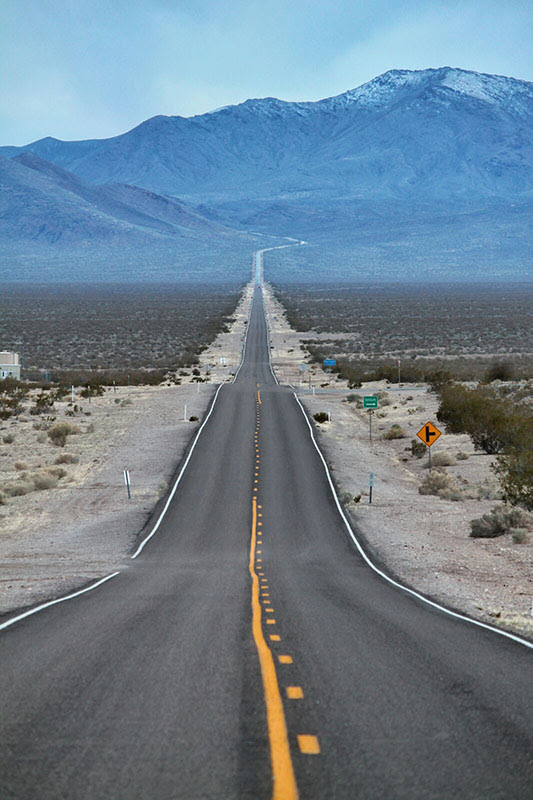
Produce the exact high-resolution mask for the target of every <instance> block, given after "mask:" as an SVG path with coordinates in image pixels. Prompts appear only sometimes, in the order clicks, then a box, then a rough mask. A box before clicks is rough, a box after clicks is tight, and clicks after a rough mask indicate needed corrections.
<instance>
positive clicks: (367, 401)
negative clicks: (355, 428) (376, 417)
mask: <svg viewBox="0 0 533 800" xmlns="http://www.w3.org/2000/svg"><path fill="white" fill-rule="evenodd" d="M377 407H378V398H377V397H376V395H374V394H370V395H365V396H364V397H363V408H377Z"/></svg>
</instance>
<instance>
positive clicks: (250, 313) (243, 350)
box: [232, 289, 255, 383]
mask: <svg viewBox="0 0 533 800" xmlns="http://www.w3.org/2000/svg"><path fill="white" fill-rule="evenodd" d="M254 296H255V289H254V294H253V296H252V302H251V303H250V312H249V314H248V321H247V324H246V333H245V334H244V342H243V345H242V356H241V363H240V364H239V367H238V369H237V372H236V373H235V375H234V376H233V380H232V383H235V381H236V380H237V376H238V374H239V372H240V371H241V367H242V365H243V364H244V358H245V356H246V345H247V343H248V328H249V327H250V317H251V315H252V306H253V304H254Z"/></svg>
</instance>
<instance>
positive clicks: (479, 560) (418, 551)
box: [264, 285, 533, 637]
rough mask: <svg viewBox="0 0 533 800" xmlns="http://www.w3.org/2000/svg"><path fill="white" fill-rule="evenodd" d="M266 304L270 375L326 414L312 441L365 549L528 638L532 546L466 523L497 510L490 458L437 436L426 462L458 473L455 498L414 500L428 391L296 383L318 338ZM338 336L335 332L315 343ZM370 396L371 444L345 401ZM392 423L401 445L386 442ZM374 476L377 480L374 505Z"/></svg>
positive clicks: (316, 378)
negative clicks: (376, 401)
mask: <svg viewBox="0 0 533 800" xmlns="http://www.w3.org/2000/svg"><path fill="white" fill-rule="evenodd" d="M264 295H265V303H266V307H267V319H268V323H269V329H270V336H271V345H272V347H273V349H272V361H273V366H274V368H275V370H276V373H277V375H278V377H279V378H280V379H281V381H282V382H283V383H285V384H289V383H290V384H292V385H293V386H294V387H295V389H296V391H297V392H298V395H299V397H300V399H301V401H302V403H303V404H304V406H305V408H306V410H307V413H308V414H309V416H310V417H312V416H313V414H315V413H316V412H319V411H325V412H328V411H329V413H330V419H331V421H330V422H325V423H323V424H317V425H316V426H315V427H316V429H317V431H318V433H317V436H318V442H319V444H320V446H321V448H322V450H323V452H324V454H325V455H326V457H327V459H328V462H329V464H330V466H331V469H332V474H333V476H334V478H335V481H336V484H337V487H338V490H339V493H346V495H345V498H344V501H345V505H346V507H347V509H348V511H349V513H350V516H351V519H352V521H353V523H354V527H355V528H356V530H358V531H359V532H360V534H361V535H362V537H363V539H364V540H365V541H366V543H367V546H368V547H369V548H370V549H371V550H372V551H373V552H374V553H375V554H376V556H377V558H378V559H379V560H380V561H381V562H382V563H383V564H384V565H385V566H386V567H387V568H388V570H389V572H391V573H393V574H394V575H396V576H397V577H399V578H400V579H401V580H402V581H404V582H405V583H407V584H408V585H409V586H411V587H413V588H414V589H416V590H418V591H421V592H423V593H425V594H428V595H430V596H431V597H433V598H436V599H437V600H439V601H440V602H442V603H444V604H446V605H447V606H450V607H453V608H455V609H458V610H461V611H463V612H465V613H467V614H468V615H469V616H472V617H474V618H477V619H480V620H482V621H485V622H489V623H490V624H494V625H501V626H502V627H505V628H507V629H509V630H514V631H516V632H519V633H521V634H523V635H524V634H525V635H528V636H530V637H533V617H532V614H531V610H532V598H533V573H532V569H531V567H532V560H533V559H532V556H533V543H532V541H531V540H532V538H533V537H532V536H531V535H530V536H529V540H528V541H527V542H525V543H522V544H515V543H514V542H513V540H512V538H511V536H510V535H506V536H501V537H498V538H495V539H472V538H470V537H469V532H470V521H471V520H472V519H474V518H476V517H480V516H481V515H482V514H484V513H486V512H488V511H490V510H491V509H492V508H493V507H494V506H495V505H496V503H497V502H498V490H499V486H498V483H497V481H496V479H495V477H494V476H493V473H492V472H491V470H490V465H491V463H492V457H491V456H488V455H485V454H482V453H479V452H475V451H474V449H473V446H472V444H471V442H470V439H469V437H468V436H464V435H449V434H443V436H442V437H441V438H440V440H439V442H438V443H436V444H435V445H434V446H433V449H432V453H433V456H435V455H436V454H437V453H446V454H449V455H451V456H452V460H453V461H454V462H455V464H453V465H451V466H449V467H446V472H447V473H449V474H450V475H451V476H453V478H454V479H455V483H456V485H457V487H458V488H459V491H460V495H461V499H460V500H459V501H452V500H444V499H441V498H440V497H436V496H433V495H429V496H427V495H426V496H424V495H421V494H419V492H418V487H419V485H420V484H421V482H422V481H423V480H424V478H425V477H426V475H427V474H428V469H427V457H426V456H425V455H424V456H423V457H422V458H417V457H414V456H413V455H412V454H411V447H410V445H411V440H412V439H415V438H416V432H417V431H418V430H419V429H420V428H421V427H422V426H423V425H424V424H425V423H426V422H427V421H430V420H431V421H433V422H436V416H435V415H436V411H437V406H438V402H437V398H436V396H435V395H434V394H432V393H430V392H428V388H427V386H426V385H425V384H418V385H402V386H401V388H400V389H398V387H394V386H389V385H387V384H386V383H385V382H376V383H369V384H365V385H363V387H362V388H361V389H359V390H349V389H348V386H347V384H346V382H344V381H339V380H337V379H336V376H335V375H330V374H328V373H327V372H325V371H324V370H322V369H321V368H320V367H319V366H318V365H311V364H309V368H308V369H307V370H306V372H304V373H303V380H302V373H301V372H300V370H299V365H300V364H301V363H304V362H305V361H306V354H305V352H304V351H302V348H301V345H302V343H304V342H305V341H306V340H307V339H310V338H313V339H315V338H317V334H316V333H315V332H309V333H304V334H302V333H299V332H296V331H293V330H292V329H291V328H290V326H289V325H288V323H287V320H286V317H285V314H284V310H283V308H282V306H281V305H280V304H279V303H278V302H277V301H276V299H275V298H274V296H273V294H272V291H271V289H270V287H269V286H268V285H265V289H264ZM336 337H338V334H335V333H334V332H332V333H331V334H322V337H321V338H323V339H325V340H327V339H328V338H331V339H334V338H336ZM309 378H310V379H311V384H312V386H314V387H315V395H314V396H313V394H312V390H309V388H308V386H309ZM375 392H379V393H380V408H379V410H378V412H377V413H375V414H374V417H373V432H374V435H373V441H372V442H370V441H369V422H368V412H366V411H363V410H362V409H358V408H357V407H356V402H348V401H347V398H348V396H351V398H352V399H353V397H354V395H355V396H357V395H363V394H374V393H375ZM394 424H396V425H399V426H400V427H401V428H402V429H403V431H404V432H405V436H404V437H403V438H399V439H392V440H387V439H384V438H383V435H384V434H385V433H387V431H389V430H390V428H391V427H392V425H394ZM458 453H460V454H461V456H460V458H459V459H458V458H457V454H458ZM370 472H373V473H374V488H373V501H372V504H370V503H369V495H368V492H369V474H370ZM349 498H350V499H349ZM356 498H359V500H358V502H354V499H356Z"/></svg>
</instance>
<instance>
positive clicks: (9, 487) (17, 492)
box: [2, 480, 35, 497]
mask: <svg viewBox="0 0 533 800" xmlns="http://www.w3.org/2000/svg"><path fill="white" fill-rule="evenodd" d="M34 488H35V487H34V485H33V481H27V480H18V481H15V482H14V483H6V484H5V486H2V492H3V493H4V495H6V496H7V497H22V496H23V495H25V494H29V493H30V492H33V490H34Z"/></svg>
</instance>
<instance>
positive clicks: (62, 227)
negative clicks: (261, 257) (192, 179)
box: [0, 152, 255, 279]
mask: <svg viewBox="0 0 533 800" xmlns="http://www.w3.org/2000/svg"><path fill="white" fill-rule="evenodd" d="M0 190H1V191H0V254H1V255H2V258H3V262H4V269H3V277H4V279H8V278H11V279H15V278H16V279H19V278H21V275H22V274H23V273H24V275H26V277H30V275H28V273H27V267H28V263H29V265H30V272H31V264H32V263H33V262H35V261H38V262H42V263H43V264H44V265H45V268H46V270H47V272H49V268H50V266H51V265H55V266H56V267H57V269H58V272H61V270H62V268H63V267H66V268H67V269H66V272H65V273H64V274H63V277H64V278H65V279H67V278H68V277H69V274H70V273H69V271H68V265H69V264H76V265H77V266H76V269H75V270H74V272H75V273H77V276H78V277H79V272H80V268H81V265H83V263H85V268H84V269H85V274H86V275H89V277H90V276H91V274H92V273H93V272H95V269H96V267H97V265H102V264H105V263H106V262H107V263H109V262H111V272H113V264H115V262H116V265H118V264H119V263H120V264H122V265H123V268H124V269H128V268H127V267H125V266H124V265H126V264H128V265H129V270H130V272H131V267H132V266H133V277H135V273H136V265H137V264H138V262H139V259H141V260H142V261H143V262H144V263H146V262H148V261H150V262H151V263H152V267H153V270H154V272H155V273H158V272H159V271H160V267H161V264H160V263H159V262H160V261H163V263H164V264H167V265H168V264H169V263H170V264H172V265H173V266H174V265H175V262H176V259H179V257H180V256H181V257H182V258H184V259H185V261H187V263H188V266H189V267H190V266H191V258H190V257H191V255H192V254H193V253H197V254H198V255H199V256H200V257H202V258H205V257H206V253H208V252H209V248H211V249H212V251H213V252H216V251H217V250H219V251H220V250H222V251H225V250H229V252H230V253H231V250H232V248H233V249H234V250H235V251H236V254H238V253H239V251H240V255H241V258H242V255H243V254H244V253H246V255H247V254H248V253H249V251H250V249H251V248H253V247H254V246H255V240H253V239H252V238H251V237H248V236H246V235H245V234H243V233H242V232H240V231H234V230H232V229H230V228H228V227H226V226H224V225H221V224H220V223H218V222H215V221H212V220H209V219H207V218H206V217H204V216H202V215H201V214H200V213H198V212H197V211H195V210H194V209H191V208H189V207H188V206H187V205H185V204H184V203H182V202H180V201H178V200H176V199H174V198H169V197H164V196H161V195H157V194H155V193H154V192H150V191H148V190H146V189H141V188H139V187H136V186H128V185H125V184H109V185H107V186H94V185H89V184H87V183H85V182H84V181H82V180H81V179H80V178H78V177H77V176H76V175H74V174H73V173H71V172H68V171H67V170H65V169H63V168H62V167H58V166H57V165H55V164H52V163H50V162H48V161H45V160H43V159H41V158H39V157H38V156H36V155H35V154H33V153H31V152H22V153H20V154H18V155H17V156H15V157H13V158H11V159H7V158H4V157H2V156H0ZM219 255H220V254H219ZM23 265H24V266H23ZM237 265H239V257H237V259H236V267H237ZM87 267H88V271H87ZM246 267H247V264H246ZM240 268H241V269H242V262H241V264H240ZM143 269H144V268H143ZM21 270H22V272H21ZM37 271H38V270H37ZM120 271H121V268H119V269H118V275H117V276H118V277H120ZM96 272H98V269H96ZM31 274H33V273H31ZM108 274H109V272H108ZM173 274H174V275H175V270H173ZM244 274H245V273H244V270H243V276H244ZM202 276H203V277H205V269H202ZM70 277H73V275H71V276H70ZM93 277H94V276H93ZM34 278H35V275H34ZM190 278H191V279H194V276H193V275H191V276H190Z"/></svg>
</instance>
